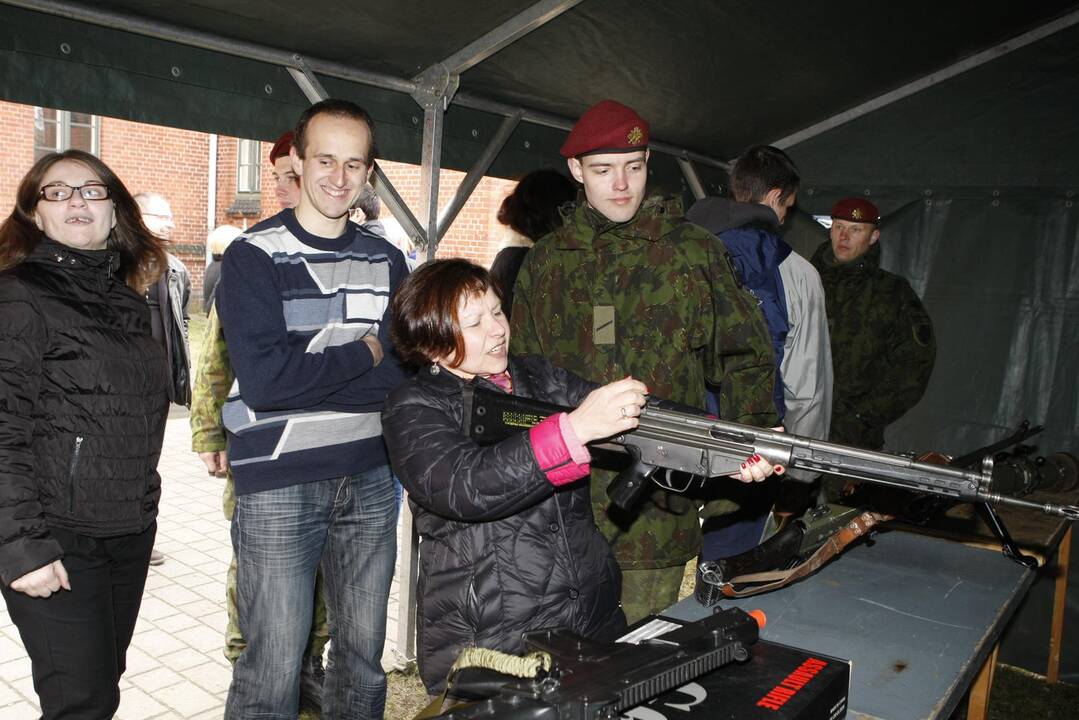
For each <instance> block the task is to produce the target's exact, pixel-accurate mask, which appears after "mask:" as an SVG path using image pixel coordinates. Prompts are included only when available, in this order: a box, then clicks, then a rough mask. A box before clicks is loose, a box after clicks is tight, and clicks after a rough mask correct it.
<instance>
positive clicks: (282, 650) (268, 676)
mask: <svg viewBox="0 0 1079 720" xmlns="http://www.w3.org/2000/svg"><path fill="white" fill-rule="evenodd" d="M396 526H397V513H396V507H395V498H394V482H393V477H392V476H391V474H390V469H389V467H386V466H383V467H378V468H375V469H373V470H368V471H367V472H364V473H360V474H358V475H352V476H348V477H344V478H337V479H333V480H321V481H317V482H309V483H302V484H299V485H292V486H290V487H286V488H280V489H278V490H267V491H265V492H259V493H251V494H247V495H240V496H239V497H238V498H237V502H236V513H235V515H234V516H233V519H232V546H233V550H234V551H235V553H236V561H237V567H238V575H237V593H236V595H237V597H236V603H237V608H238V610H239V617H240V629H241V631H242V632H243V636H244V638H246V640H247V647H246V649H245V650H244V651H243V653H241V654H240V657H239V658H238V659H237V660H236V664H235V666H234V667H233V671H232V685H231V686H230V687H229V697H228V702H227V704H226V705H225V717H226V718H228V719H229V720H241V719H248V718H250V719H254V718H258V720H278V719H279V718H280V719H282V720H283V719H284V718H289V719H290V720H295V718H296V714H297V712H298V708H299V699H300V662H301V659H302V657H303V653H304V648H305V646H306V645H307V637H308V634H309V633H310V631H311V614H312V610H313V608H312V603H313V598H314V587H315V570H316V569H317V568H318V566H319V563H320V562H321V564H322V570H323V578H324V580H323V581H324V583H325V595H326V611H327V615H328V618H329V626H330V638H331V640H332V642H331V643H330V655H329V662H328V663H327V666H326V680H325V683H324V685H323V699H322V717H323V718H324V719H325V720H339V719H340V720H344V719H345V718H349V719H351V718H356V719H357V720H358V719H359V718H364V719H365V720H366V719H367V718H381V717H382V715H383V710H384V707H385V703H386V675H385V673H384V672H383V671H382V663H381V660H382V646H383V643H384V641H385V639H386V601H387V598H388V596H389V592H390V582H391V580H392V579H393V570H394V563H395V561H396V556H397V530H396Z"/></svg>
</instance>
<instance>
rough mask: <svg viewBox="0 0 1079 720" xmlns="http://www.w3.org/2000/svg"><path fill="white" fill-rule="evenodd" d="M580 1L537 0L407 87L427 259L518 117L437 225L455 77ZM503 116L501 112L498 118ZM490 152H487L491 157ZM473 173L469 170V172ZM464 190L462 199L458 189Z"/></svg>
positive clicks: (458, 81)
mask: <svg viewBox="0 0 1079 720" xmlns="http://www.w3.org/2000/svg"><path fill="white" fill-rule="evenodd" d="M580 2H581V0H540V2H537V3H535V4H534V5H531V6H529V7H528V8H526V9H525V10H523V11H521V12H519V13H517V14H516V15H514V16H513V17H512V18H510V19H509V20H507V21H506V22H504V23H502V24H501V25H499V26H498V27H496V28H494V29H493V30H490V31H489V32H487V33H484V34H483V35H482V36H481V37H479V38H477V39H476V40H474V41H472V42H471V43H469V44H468V45H466V46H465V47H463V48H461V49H460V50H458V51H457V52H455V53H453V54H452V55H450V56H449V57H447V58H446V59H445V60H442V61H441V62H437V63H435V64H434V65H432V66H431V67H429V68H427V69H426V70H424V71H423V72H421V73H420V74H419V75H417V76H416V77H415V78H414V79H413V82H414V83H415V85H416V90H415V91H414V92H413V93H412V99H414V100H415V101H416V102H417V103H418V104H419V105H420V107H422V108H423V145H422V148H421V152H420V207H421V208H423V211H424V214H425V219H426V225H425V230H426V236H427V257H434V256H435V253H436V252H437V251H438V243H439V240H441V239H442V234H443V233H445V231H446V229H447V228H448V227H449V223H452V222H453V218H454V217H456V216H457V213H458V212H459V211H460V209H461V207H463V206H464V203H465V201H467V200H468V196H469V195H471V193H472V191H473V190H474V189H475V187H476V183H478V182H479V178H480V177H482V173H483V172H486V171H487V168H489V167H490V166H491V163H492V162H494V159H495V157H496V156H497V155H498V152H499V151H500V150H501V149H502V146H504V145H505V143H506V141H507V140H509V135H510V133H511V132H512V131H513V128H514V127H516V126H517V123H518V122H520V117H521V113H520V111H516V112H514V113H512V114H508V115H507V117H509V118H514V119H513V122H512V127H510V129H509V132H504V131H505V130H506V128H507V127H508V126H507V124H506V123H503V125H502V128H501V129H500V131H499V133H498V135H496V137H495V139H494V140H493V141H492V142H491V143H490V144H489V145H488V148H487V150H485V151H484V152H483V153H482V155H481V156H480V162H481V163H484V162H485V163H486V165H485V167H483V168H482V172H481V174H480V176H475V173H474V172H472V171H470V172H469V173H468V175H467V176H466V178H465V179H466V180H467V181H469V182H470V183H471V186H469V185H467V184H462V185H461V187H460V188H459V189H458V193H457V197H455V198H454V201H455V203H456V208H455V209H454V210H453V213H452V215H450V214H447V215H445V216H444V220H446V219H448V222H444V223H440V222H439V217H438V186H439V179H440V177H441V174H442V173H441V170H442V131H443V124H444V122H445V114H446V110H447V108H449V105H450V102H452V101H453V97H454V95H456V94H457V88H458V87H460V84H461V73H462V72H464V71H465V70H467V69H469V68H471V67H474V66H475V65H476V64H478V63H480V62H482V61H483V60H484V59H486V58H488V57H490V56H491V55H494V54H495V53H496V52H498V51H499V50H501V49H502V48H504V47H506V46H507V45H509V44H510V43H512V42H514V41H516V40H519V39H520V38H522V37H524V36H525V35H527V34H528V33H530V32H532V31H533V30H535V29H536V28H538V27H540V26H541V25H543V24H544V23H547V22H550V21H551V20H553V19H554V18H556V17H558V16H559V15H561V14H562V13H564V12H565V11H566V10H569V9H570V8H572V7H574V6H575V5H577V4H579V3H580ZM503 114H505V113H503ZM492 150H493V153H492ZM476 169H477V168H476V167H474V168H473V170H476ZM462 189H463V190H464V193H463V196H462V192H461V190H462Z"/></svg>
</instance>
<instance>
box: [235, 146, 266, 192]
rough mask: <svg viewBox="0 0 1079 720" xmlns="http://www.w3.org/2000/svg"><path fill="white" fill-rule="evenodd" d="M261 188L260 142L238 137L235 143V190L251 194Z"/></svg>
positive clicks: (259, 190)
mask: <svg viewBox="0 0 1079 720" xmlns="http://www.w3.org/2000/svg"><path fill="white" fill-rule="evenodd" d="M261 190H262V143H260V142H259V141H258V140H244V139H240V140H239V141H238V142H237V143H236V192H237V193H244V194H253V193H258V192H261Z"/></svg>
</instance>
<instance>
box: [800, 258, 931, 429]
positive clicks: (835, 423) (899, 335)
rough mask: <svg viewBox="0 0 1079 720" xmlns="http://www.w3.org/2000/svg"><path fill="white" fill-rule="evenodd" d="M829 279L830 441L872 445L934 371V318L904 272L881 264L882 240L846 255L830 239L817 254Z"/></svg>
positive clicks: (817, 261) (910, 404) (826, 291)
mask: <svg viewBox="0 0 1079 720" xmlns="http://www.w3.org/2000/svg"><path fill="white" fill-rule="evenodd" d="M813 265H814V267H816V268H817V271H818V272H819V273H820V279H821V283H822V284H823V285H824V296H825V304H826V307H827V312H828V332H829V333H830V335H831V338H832V368H833V372H834V375H835V380H834V388H833V398H834V399H833V402H832V430H831V434H830V436H829V439H831V440H832V441H833V442H837V443H842V444H845V445H856V446H858V447H864V448H867V449H870V450H877V449H880V448H881V447H883V446H884V428H885V427H887V426H888V425H889V424H890V423H893V422H895V421H896V420H898V419H899V418H900V417H902V415H903V414H904V413H905V412H907V411H908V410H910V409H911V408H912V407H914V405H915V403H917V402H918V400H919V399H920V398H921V397H922V394H923V393H924V392H925V387H926V385H927V384H928V383H929V376H930V374H932V372H933V361H934V360H935V359H936V353H937V344H936V339H935V338H934V336H933V322H932V320H930V318H929V314H928V313H926V311H925V308H924V307H923V306H922V303H921V301H920V300H919V299H918V296H917V295H915V294H914V290H913V289H912V288H911V287H910V283H908V282H907V281H906V280H905V279H903V278H901V277H899V276H898V275H893V274H892V273H890V272H885V271H884V270H881V269H880V243H879V242H878V243H876V244H874V245H872V246H870V248H869V252H867V253H866V254H865V255H863V256H862V257H860V258H858V259H857V260H854V261H852V262H849V263H839V262H836V259H835V255H834V254H833V253H832V246H831V243H828V242H826V243H824V244H822V245H821V246H820V247H819V248H817V251H816V252H815V253H814V254H813Z"/></svg>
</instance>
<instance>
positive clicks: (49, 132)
mask: <svg viewBox="0 0 1079 720" xmlns="http://www.w3.org/2000/svg"><path fill="white" fill-rule="evenodd" d="M100 144H101V118H99V117H98V116H97V115H89V114H87V113H78V112H69V111H67V110H53V109H52V108H40V107H36V108H34V159H35V160H37V159H39V158H41V157H43V156H45V155H48V154H49V153H52V152H63V151H64V150H85V151H86V152H88V153H93V154H95V155H96V154H97V153H98V150H99V146H100Z"/></svg>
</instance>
